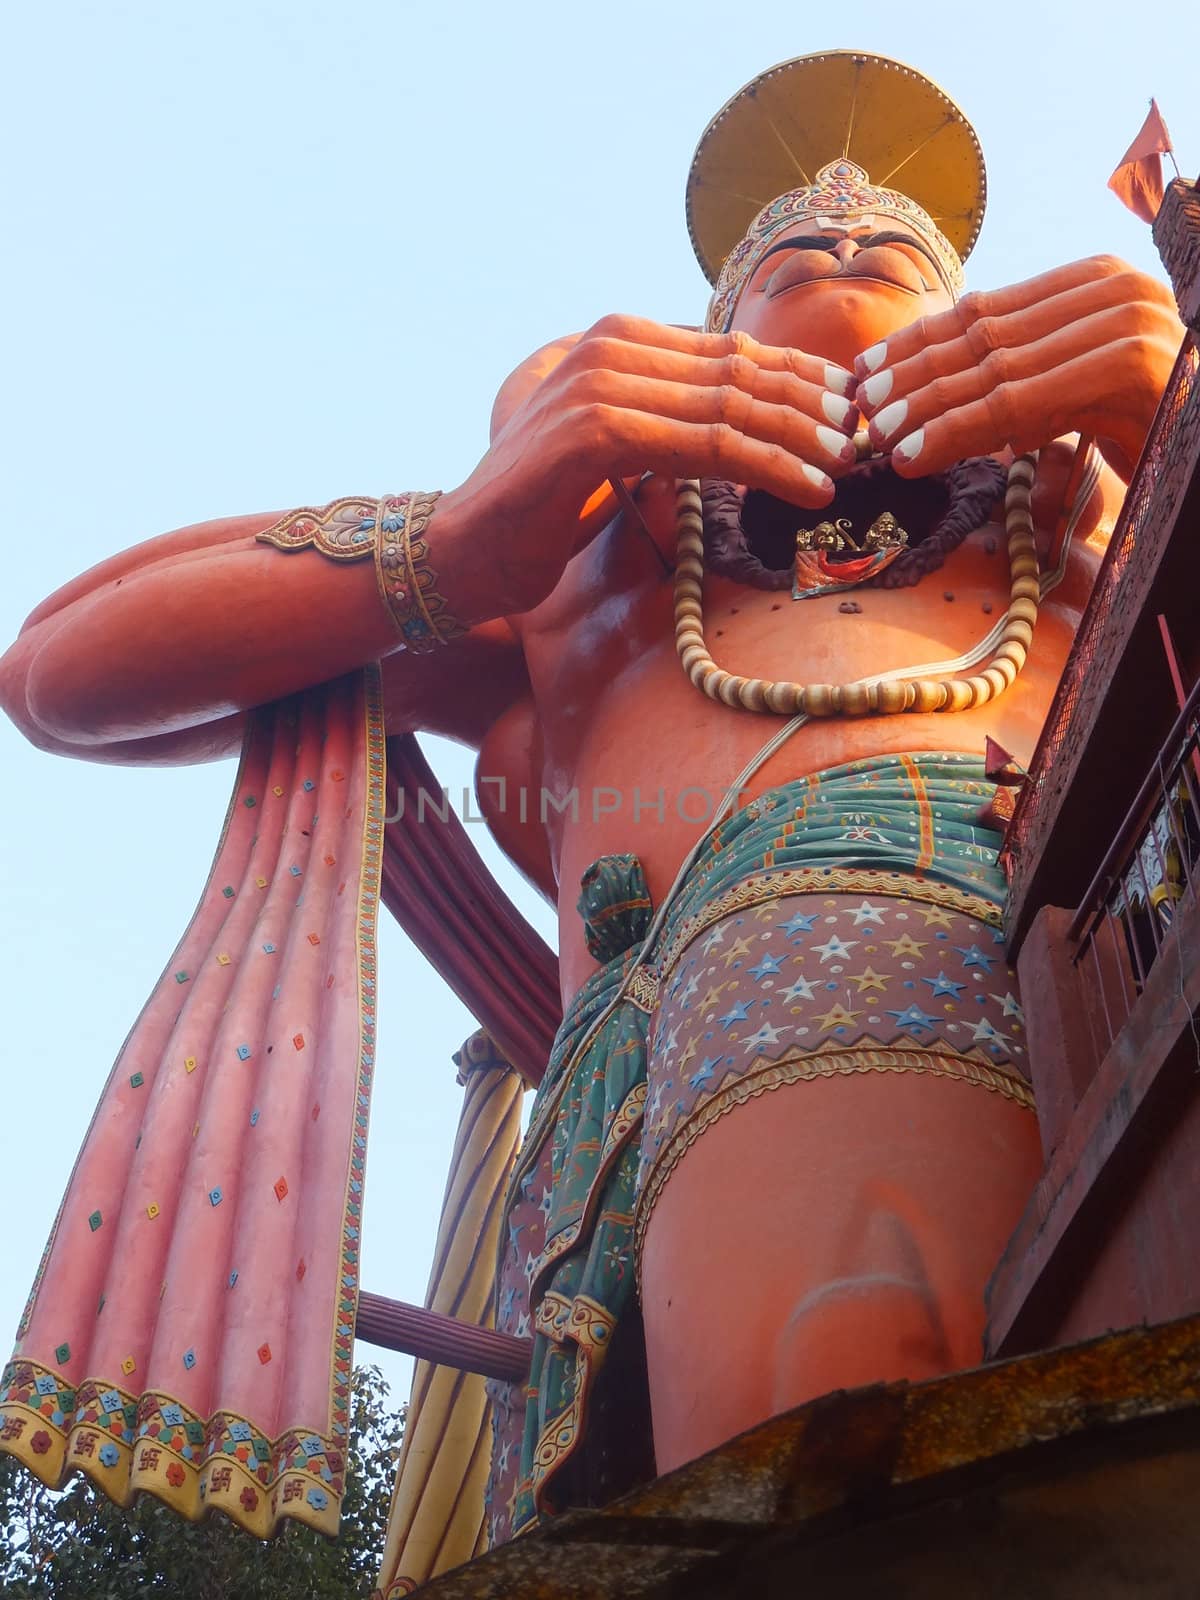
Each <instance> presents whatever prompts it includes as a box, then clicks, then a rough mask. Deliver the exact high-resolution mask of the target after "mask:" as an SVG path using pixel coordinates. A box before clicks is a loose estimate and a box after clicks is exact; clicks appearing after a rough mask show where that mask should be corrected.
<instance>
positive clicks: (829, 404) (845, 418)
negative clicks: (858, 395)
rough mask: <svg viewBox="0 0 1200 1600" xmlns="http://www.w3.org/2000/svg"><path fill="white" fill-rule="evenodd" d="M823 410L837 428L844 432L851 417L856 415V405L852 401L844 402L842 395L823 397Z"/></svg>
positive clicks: (826, 395) (824, 395)
mask: <svg viewBox="0 0 1200 1600" xmlns="http://www.w3.org/2000/svg"><path fill="white" fill-rule="evenodd" d="M821 410H822V411H823V412H824V413H825V415H826V416H827V417H828V418H829V420H830V422H832V423H833V425H834V427H835V428H841V429H842V431H843V432H844V431H845V429H846V426H847V424H848V423H849V421H850V419H851V417H852V416H853V415H854V404H853V402H852V401H850V400H843V399H842V397H841V395H840V394H823V395H822V396H821Z"/></svg>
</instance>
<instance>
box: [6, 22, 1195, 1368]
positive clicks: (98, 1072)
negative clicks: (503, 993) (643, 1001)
mask: <svg viewBox="0 0 1200 1600" xmlns="http://www.w3.org/2000/svg"><path fill="white" fill-rule="evenodd" d="M1194 15H1195V13H1194V8H1193V6H1192V5H1191V4H1190V3H1188V4H1185V3H1184V0H1169V3H1166V4H1161V5H1158V6H1157V7H1155V8H1154V10H1153V12H1152V13H1151V12H1147V11H1144V10H1143V11H1138V10H1137V9H1135V8H1132V7H1130V6H1129V5H1127V4H1121V5H1117V4H1115V3H1109V0H1093V3H1091V4H1081V3H1079V0H1055V3H1053V4H1048V3H1047V0H1040V3H1037V4H1032V3H1029V0H1020V3H1018V4H1011V3H1010V4H1007V5H997V6H996V7H995V8H993V9H990V10H985V9H983V8H981V7H964V6H961V5H957V4H955V5H950V4H946V3H943V0H936V3H933V4H927V5H923V6H922V5H918V6H900V5H897V4H895V3H894V0H893V3H891V4H887V5H884V4H880V3H877V0H861V3H859V4H858V5H856V6H854V7H853V8H846V9H845V10H844V11H842V10H838V9H836V8H833V7H829V8H827V9H824V10H822V9H821V8H818V7H815V6H808V7H798V6H796V5H795V4H786V5H785V4H780V3H778V0H760V3H759V4H757V5H754V6H750V7H746V6H742V5H728V6H722V5H716V4H713V3H712V0H689V3H687V4H682V3H676V0H670V3H655V0H638V3H630V0H606V3H605V4H603V5H596V6H585V7H572V6H564V5H562V4H561V3H560V4H545V3H543V0H538V3H534V4H531V3H528V0H526V3H522V4H520V5H516V6H506V7H497V6H494V5H484V4H483V3H481V0H472V3H470V4H466V5H463V4H458V5H455V4H453V3H448V4H441V5H415V4H410V3H408V0H392V3H390V4H385V3H381V0H374V3H359V0H342V3H341V4H336V5H335V4H313V3H311V0H288V3H274V0H273V3H266V0H239V3H236V4H232V3H230V0H208V3H207V4H205V5H203V6H191V7H185V6H181V5H174V4H164V3H163V0H106V3H104V4H100V3H94V0H76V3H74V4H66V5H64V4H56V3H54V0H41V3H40V4H39V5H37V6H32V5H26V6H23V7H21V8H20V9H19V10H18V11H16V12H14V13H13V14H12V15H11V17H10V21H9V25H8V29H7V32H6V46H7V50H6V53H7V58H8V61H9V68H8V71H7V73H6V83H5V94H4V97H3V103H2V104H0V119H2V123H3V147H4V149H5V152H6V158H7V159H6V182H5V194H4V209H5V222H6V224H7V233H8V243H7V248H6V250H5V252H4V267H3V269H2V270H3V273H4V277H5V283H6V289H5V294H4V306H5V317H4V346H3V349H4V371H5V383H4V386H3V396H2V399H0V405H2V406H3V411H4V416H3V425H2V426H0V452H2V455H3V483H4V492H5V500H6V504H7V505H8V507H9V512H8V515H9V519H10V520H9V532H8V535H7V538H6V540H5V548H6V551H7V555H6V557H5V581H4V584H3V585H2V586H0V640H2V641H3V642H7V640H8V639H10V638H11V637H12V636H13V635H14V634H15V632H16V630H17V628H18V627H19V625H20V623H21V621H22V619H23V617H24V616H25V614H26V613H27V612H28V611H29V610H30V609H31V607H32V606H33V605H34V604H35V603H36V602H37V601H39V600H40V599H41V598H42V597H43V596H44V595H45V594H46V593H47V592H48V591H49V590H51V589H53V588H54V587H55V586H57V585H58V584H59V583H61V582H63V581H64V580H66V579H67V578H69V577H71V576H73V575H74V574H75V573H77V572H79V571H80V570H82V569H83V568H85V567H88V566H90V565H92V564H93V563H94V562H96V561H98V560H100V559H101V558H103V557H104V556H106V555H108V554H110V553H111V552H112V551H114V550H116V549H119V548H121V547H123V546H126V545H129V544H131V543H134V542H136V541H138V540H140V539H142V538H145V537H148V536H149V535H151V534H154V533H158V532H161V531H162V530H164V529H167V528H173V527H178V526H181V525H183V524H186V523H189V522H194V521H198V520H200V519H203V518H206V517H210V516H221V515H226V514H229V513H232V512H238V511H254V510H266V509H276V508H278V509H282V508H285V507H288V506H292V505H297V504H301V503H313V502H318V503H319V502H322V501H326V500H329V499H332V498H334V497H336V496H338V495H341V494H348V493H351V492H368V493H373V494H374V493H382V492H384V491H385V490H389V489H403V488H414V489H415V488H432V487H442V488H450V487H453V486H454V485H455V484H457V483H458V482H460V481H461V480H462V479H463V478H464V477H465V476H466V474H467V472H468V471H469V470H470V468H471V467H472V466H473V465H474V463H475V461H476V459H477V458H478V456H479V454H480V453H481V452H482V449H483V447H484V443H485V440H486V427H487V418H488V412H489V409H490V405H491V401H492V397H493V395H494V392H495V390H496V388H497V386H498V384H499V383H500V382H501V380H502V379H503V377H504V376H505V374H506V373H507V372H508V371H509V370H510V369H511V368H512V367H513V366H514V365H515V364H516V363H517V362H518V361H519V360H520V359H521V358H522V357H523V356H524V355H526V354H527V353H528V352H529V351H530V350H532V349H534V348H535V347H536V346H538V345H539V344H542V343H543V342H545V341H546V340H547V339H548V338H550V337H552V336H554V335H556V334H559V333H562V332H565V331H567V330H570V329H574V328H580V327H584V326H586V325H587V324H588V323H590V322H592V321H593V320H594V319H595V318H596V317H598V316H600V315H601V314H603V313H605V312H608V311H613V310H620V311H631V312H636V313H638V314H641V315H645V316H650V317H655V318H659V319H661V320H663V321H683V322H688V321H697V320H699V318H700V317H701V315H702V312H703V307H704V303H705V299H706V289H705V285H704V282H703V279H702V277H701V275H700V272H699V269H698V268H697V266H696V265H695V262H694V260H693V257H692V254H691V249H690V246H689V244H688V239H687V234H686V230H685V227H684V221H683V185H684V179H685V175H686V172H687V168H688V163H689V161H690V159H691V154H692V150H693V147H694V145H695V141H696V139H697V137H698V135H699V133H700V131H701V130H702V128H703V127H704V125H705V123H706V122H707V121H708V119H709V117H710V116H711V115H712V114H713V113H714V112H715V111H716V110H717V108H718V107H719V106H720V105H721V104H722V103H723V102H724V100H725V99H727V98H728V96H729V95H730V94H731V93H732V92H733V91H734V90H736V89H737V88H738V87H739V86H740V85H741V84H742V83H743V82H744V81H745V80H746V79H748V78H750V77H752V76H753V75H754V74H755V73H756V72H758V71H760V70H761V69H763V68H764V67H766V66H769V65H771V64H772V63H774V62H775V61H777V60H781V59H783V58H785V57H787V56H792V55H797V54H800V53H803V52H805V51H809V50H817V49H822V48H828V47H834V46H854V47H857V48H862V49H866V50H874V51H879V52H882V53H885V54H891V55H896V56H898V57H900V58H901V59H902V60H907V61H909V62H911V63H912V64H913V65H914V66H917V67H919V68H920V69H922V70H923V71H925V72H927V73H928V74H930V75H931V76H932V77H934V78H935V79H937V80H938V81H939V82H940V83H942V85H943V86H944V87H945V88H946V89H947V90H948V91H949V92H950V93H951V94H952V95H953V96H954V97H955V98H956V99H957V100H958V101H959V102H960V104H961V105H962V106H963V107H964V109H965V110H966V111H967V114H968V115H969V116H970V117H971V118H972V120H973V121H974V123H975V125H976V128H977V129H978V132H979V135H980V138H981V141H982V144H983V148H984V152H985V155H986V158H987V162H988V167H989V179H990V195H991V199H990V205H989V211H988V218H987V221H986V222H985V224H984V229H983V234H982V238H981V240H980V244H979V246H978V248H977V250H976V252H975V256H974V257H973V259H972V262H971V264H970V269H969V272H970V279H971V282H972V283H973V284H974V285H976V286H977V287H994V286H998V285H1000V284H1002V283H1006V282H1012V281H1015V280H1017V279H1020V278H1024V277H1028V276H1030V275H1031V274H1033V273H1035V272H1038V271H1041V270H1044V269H1046V268H1049V267H1051V266H1055V265H1058V264H1060V263H1061V262H1064V261H1068V260H1072V259H1075V258H1077V257H1080V256H1084V255H1088V254H1091V253H1093V252H1095V251H1098V250H1112V251H1116V252H1117V253H1119V254H1121V255H1124V256H1125V257H1127V258H1128V259H1130V260H1132V261H1133V262H1135V263H1136V264H1137V265H1139V266H1142V267H1144V268H1146V269H1149V270H1157V258H1156V257H1155V255H1154V252H1153V249H1152V246H1151V243H1150V238H1149V230H1148V229H1146V228H1145V227H1144V226H1143V225H1141V224H1139V223H1138V222H1136V221H1135V220H1134V219H1133V218H1132V217H1130V216H1129V215H1128V214H1127V213H1125V212H1124V211H1123V210H1122V209H1121V207H1120V206H1119V205H1118V203H1117V202H1116V201H1115V200H1114V199H1113V198H1112V196H1111V195H1110V194H1108V192H1107V191H1106V189H1105V180H1106V179H1107V177H1108V174H1109V172H1110V171H1111V169H1112V167H1113V166H1114V165H1115V163H1116V161H1117V160H1118V159H1119V157H1120V156H1121V154H1122V152H1123V151H1124V149H1125V147H1126V146H1127V144H1128V143H1129V141H1130V140H1131V139H1132V137H1133V135H1134V134H1135V132H1136V131H1137V129H1138V127H1139V126H1140V123H1141V120H1142V117H1143V115H1144V113H1145V110H1146V101H1147V98H1148V96H1149V95H1151V94H1154V95H1156V96H1157V97H1158V100H1159V103H1160V105H1161V107H1162V109H1163V112H1164V114H1165V116H1166V119H1167V121H1168V124H1169V125H1170V127H1171V129H1172V132H1173V133H1174V135H1175V142H1176V147H1177V149H1178V151H1179V152H1180V162H1181V164H1182V165H1183V166H1184V167H1185V168H1187V167H1189V166H1190V167H1191V169H1192V170H1195V167H1196V165H1197V164H1198V163H1200V95H1198V94H1197V80H1196V66H1195V52H1194V50H1193V49H1192V48H1191V46H1192V44H1193V42H1194V38H1195V22H1194ZM1143 19H1144V20H1143ZM146 669H147V671H148V672H151V671H153V663H152V662H147V664H146ZM433 755H434V760H435V764H436V765H438V767H439V768H440V769H441V770H442V772H443V773H444V776H445V778H446V781H447V782H450V783H453V784H454V785H457V786H460V787H461V785H462V784H464V783H466V782H468V781H469V776H470V768H471V762H470V759H469V757H468V756H467V755H466V754H465V753H464V752H462V751H458V750H454V749H452V748H451V747H449V746H438V747H437V748H436V749H435V750H434V751H433ZM0 761H2V763H3V765H2V771H3V778H4V781H3V785H2V786H0V807H2V821H0V985H2V988H0V994H2V995H3V1003H4V1010H3V1015H4V1023H5V1041H4V1042H5V1049H4V1059H5V1075H6V1092H5V1102H4V1113H3V1159H2V1160H0V1207H2V1208H3V1213H4V1214H5V1215H6V1216H7V1217H8V1218H9V1226H8V1229H7V1248H6V1250H5V1252H4V1258H3V1266H2V1267H0V1343H3V1344H4V1345H5V1351H6V1350H7V1342H6V1341H7V1340H8V1337H9V1332H10V1330H12V1329H14V1328H15V1325H16V1321H17V1317H18V1315H19V1312H20V1307H21V1304H22V1302H23V1299H24V1296H25V1293H26V1289H27V1287H28V1284H29V1282H30V1280H31V1278H32V1274H33V1272H34V1270H35V1267H36V1263H37V1259H38V1256H39V1254H40V1252H41V1249H42V1245H43V1243H44V1239H45V1236H46V1232H47V1230H48V1228H49V1226H50V1223H51V1220H52V1217H53V1213H54V1210H55V1207H56V1205H57V1203H58V1199H59V1196H60V1193H61V1191H62V1189H63V1187H64V1185H65V1182H66V1179H67V1176H68V1173H69V1170H70V1165H71V1162H72V1160H73V1158H74V1154H75V1151H76V1148H77V1145H78V1143H79V1140H80V1137H81V1135H82V1133H83V1130H84V1128H85V1126H86V1123H87V1120H88V1118H89V1116H90V1113H91V1109H92V1106H93V1103H94V1101H95V1098H96V1095H97V1094H98V1092H99V1089H100V1087H101V1085H102V1083H103V1081H104V1078H105V1076H106V1074H107V1071H108V1068H109V1065H110V1063H111V1060H112V1058H113V1055H114V1054H115V1052H116V1050H117V1049H118V1048H119V1046H120V1043H121V1040H122V1038H123V1037H124V1034H125V1032H126V1030H127V1028H128V1026H129V1024H130V1022H131V1021H132V1019H133V1018H134V1016H135V1015H136V1013H137V1011H138V1009H139V1008H140V1006H141V1004H142V1001H143V1000H144V998H145V996H146V994H147V992H148V991H149V989H150V987H151V985H152V984H153V983H154V981H155V979H156V977H157V975H158V973H159V971H160V970H161V967H162V965H163V963H164V961H165V959H166V957H167V955H168V954H169V952H170V950H171V948H172V945H173V943H174V941H175V939H176V937H177V936H178V933H179V931H180V930H181V928H182V927H183V925H184V923H185V922H186V920H187V918H188V916H189V914H190V911H191V909H192V906H193V904H194V902H195V899H196V896H197V894H198V893H199V890H200V888H201V885H202V883H203V880H204V877H205V873H206V870H207V867H208V863H209V860H210V857H211V853H212V848H213V845H214V842H215V838H216V834H217V829H218V827H219V823H220V819H221V815H222V812H223V809H224V805H225V800H226V797H227V794H228V790H229V786H230V783H231V780H232V768H231V767H229V766H227V765H222V766H216V767H206V768H198V769H185V770H180V771H175V772H160V771H126V770H121V769H108V768H104V767H95V766H89V765H86V764H82V763H69V762H65V761H62V760H57V759H54V758H51V757H48V756H43V755H40V754H38V753H37V752H36V751H34V750H32V749H30V748H29V747H27V746H26V745H25V744H24V743H23V742H22V741H21V740H20V739H19V738H18V737H17V736H16V735H15V734H14V733H13V732H12V730H11V729H10V728H9V727H8V726H7V724H5V725H4V726H3V727H0ZM475 832H476V836H477V837H479V836H480V830H475ZM493 859H494V854H493ZM502 875H503V874H502ZM505 881H506V882H508V883H510V884H511V874H509V875H508V876H507V877H506V878H505ZM517 892H518V896H519V897H520V898H521V899H522V903H523V904H524V905H525V907H526V909H527V910H528V909H529V908H530V907H531V905H533V904H535V903H534V901H533V897H532V896H531V895H529V894H528V892H527V891H523V890H518V891H517ZM533 914H536V916H537V918H538V920H539V925H540V926H542V927H543V928H544V929H546V930H547V931H549V930H550V928H551V918H550V916H549V914H548V913H547V911H546V910H545V908H544V907H540V906H539V907H538V908H537V910H536V913H533ZM383 920H384V922H385V923H388V921H389V919H387V918H386V917H385V918H384V919H383ZM383 978H384V982H383V985H382V991H383V998H382V1004H383V1012H382V1015H383V1030H382V1038H381V1057H380V1071H379V1075H378V1085H377V1089H376V1097H375V1107H374V1114H373V1122H372V1132H371V1149H370V1160H369V1162H368V1186H367V1197H366V1238H365V1252H364V1274H363V1281H364V1285H365V1286H366V1287H367V1288H370V1289H373V1290H376V1291H379V1292H382V1293H386V1294H391V1295H394V1296H398V1297H401V1298H405V1299H411V1300H420V1299H421V1298H422V1296H423V1293H424V1287H425V1276H426V1272H427V1267H428V1260H429V1254H430V1249H431V1244H432V1235H433V1228H434V1225H435V1222H436V1216H437V1211H438V1205H439V1201H440V1197H441V1189H442V1184H443V1181H444V1177H445V1167H446V1158H447V1153H448V1150H449V1145H450V1141H451V1138H452V1136H453V1129H454V1122H455V1118H456V1115H457V1104H458V1097H459V1093H460V1091H458V1090H457V1089H456V1088H455V1087H454V1083H453V1069H452V1067H451V1066H450V1062H449V1056H450V1053H451V1051H452V1050H454V1049H455V1048H456V1047H457V1045H458V1044H459V1043H460V1042H461V1040H462V1038H463V1037H464V1036H465V1035H466V1034H467V1033H468V1032H469V1031H471V1029H472V1027H473V1023H472V1021H471V1019H470V1018H469V1017H468V1016H467V1015H466V1014H465V1013H464V1012H463V1010H462V1008H461V1007H460V1006H459V1005H458V1004H457V1003H456V1002H455V1001H454V1000H453V999H452V998H451V997H450V996H449V995H448V994H447V993H446V992H445V990H444V989H443V988H442V987H441V985H440V984H438V983H436V982H435V981H433V980H432V979H431V977H430V975H429V973H428V971H427V970H426V969H424V966H423V963H422V962H421V960H420V958H419V957H417V956H416V955H415V954H414V953H413V952H412V951H410V950H409V949H407V948H406V946H405V942H404V940H403V938H402V937H401V936H400V934H399V933H398V931H396V930H395V929H394V926H390V925H389V926H385V928H384V931H383ZM364 1353H366V1352H365V1351H364V1350H363V1348H362V1347H360V1355H362V1354H364ZM2 1359H3V1353H0V1360H2ZM387 1365H388V1370H389V1374H390V1375H391V1376H392V1378H393V1380H394V1384H395V1397H396V1399H397V1400H399V1399H400V1398H402V1395H403V1392H404V1391H406V1389H407V1367H408V1363H407V1362H405V1361H403V1360H402V1359H400V1358H395V1359H393V1360H391V1361H390V1362H389V1363H388V1364H387Z"/></svg>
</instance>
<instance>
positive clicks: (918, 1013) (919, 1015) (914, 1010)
mask: <svg viewBox="0 0 1200 1600" xmlns="http://www.w3.org/2000/svg"><path fill="white" fill-rule="evenodd" d="M888 1016H889V1017H895V1019H896V1026H897V1027H898V1028H925V1029H927V1030H928V1031H929V1032H930V1033H932V1032H933V1027H934V1021H933V1018H932V1017H931V1016H930V1015H929V1014H928V1012H925V1011H922V1010H921V1008H920V1006H918V1005H911V1006H909V1008H908V1009H907V1011H889V1012H888Z"/></svg>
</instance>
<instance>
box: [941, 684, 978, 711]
mask: <svg viewBox="0 0 1200 1600" xmlns="http://www.w3.org/2000/svg"><path fill="white" fill-rule="evenodd" d="M942 688H943V689H945V691H946V698H945V700H944V701H943V702H942V706H943V707H944V709H945V710H947V711H966V710H968V709H969V708H970V707H971V706H972V705H974V703H975V697H974V695H973V694H972V693H971V689H970V686H969V685H968V684H966V683H964V682H963V680H962V679H961V678H952V679H951V680H950V682H949V683H944V684H943V685H942Z"/></svg>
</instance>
